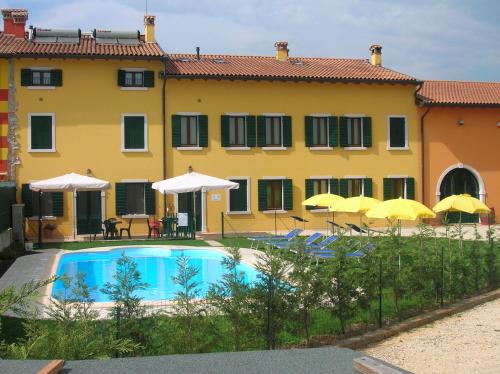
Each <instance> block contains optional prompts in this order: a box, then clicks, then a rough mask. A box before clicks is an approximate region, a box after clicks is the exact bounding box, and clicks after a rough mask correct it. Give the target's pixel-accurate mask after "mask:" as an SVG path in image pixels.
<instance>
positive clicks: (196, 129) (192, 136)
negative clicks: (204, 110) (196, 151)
mask: <svg viewBox="0 0 500 374" xmlns="http://www.w3.org/2000/svg"><path fill="white" fill-rule="evenodd" d="M172 146H174V147H188V148H195V147H207V146H208V118H207V116H205V115H173V116H172Z"/></svg>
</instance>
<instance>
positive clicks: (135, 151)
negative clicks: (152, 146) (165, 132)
mask: <svg viewBox="0 0 500 374" xmlns="http://www.w3.org/2000/svg"><path fill="white" fill-rule="evenodd" d="M147 151H148V149H147V148H145V149H123V148H122V152H123V153H141V152H143V153H144V152H147Z"/></svg>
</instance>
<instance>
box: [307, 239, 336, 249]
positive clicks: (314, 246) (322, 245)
mask: <svg viewBox="0 0 500 374" xmlns="http://www.w3.org/2000/svg"><path fill="white" fill-rule="evenodd" d="M337 238H338V236H335V235H330V236H329V237H327V238H326V239H325V240H323V241H322V242H319V243H318V244H311V245H308V246H306V249H305V250H306V252H313V251H321V250H324V249H326V247H328V246H329V245H330V244H332V243H333V242H334V241H335V240H337Z"/></svg>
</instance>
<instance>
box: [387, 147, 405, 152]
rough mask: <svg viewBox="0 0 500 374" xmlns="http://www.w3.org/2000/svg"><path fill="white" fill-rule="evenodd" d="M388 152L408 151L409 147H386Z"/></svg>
mask: <svg viewBox="0 0 500 374" xmlns="http://www.w3.org/2000/svg"><path fill="white" fill-rule="evenodd" d="M387 150H388V151H409V150H410V147H387Z"/></svg>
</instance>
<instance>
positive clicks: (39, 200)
mask: <svg viewBox="0 0 500 374" xmlns="http://www.w3.org/2000/svg"><path fill="white" fill-rule="evenodd" d="M38 249H42V191H41V190H40V191H38Z"/></svg>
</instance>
